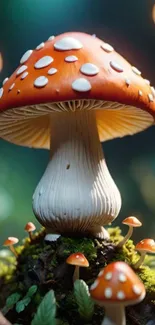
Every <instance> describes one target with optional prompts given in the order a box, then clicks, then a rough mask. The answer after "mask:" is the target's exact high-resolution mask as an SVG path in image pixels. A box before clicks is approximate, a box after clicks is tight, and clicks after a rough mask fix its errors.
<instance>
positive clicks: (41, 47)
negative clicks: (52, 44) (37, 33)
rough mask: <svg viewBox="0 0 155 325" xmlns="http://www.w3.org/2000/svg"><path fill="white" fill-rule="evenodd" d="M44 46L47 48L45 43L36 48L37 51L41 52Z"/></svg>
mask: <svg viewBox="0 0 155 325" xmlns="http://www.w3.org/2000/svg"><path fill="white" fill-rule="evenodd" d="M44 46H45V43H44V42H42V43H40V44H39V45H38V46H37V47H36V50H41V49H43V47H44Z"/></svg>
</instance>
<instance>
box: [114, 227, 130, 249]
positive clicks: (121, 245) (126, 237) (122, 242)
mask: <svg viewBox="0 0 155 325" xmlns="http://www.w3.org/2000/svg"><path fill="white" fill-rule="evenodd" d="M132 234H133V227H132V226H129V230H128V232H127V234H126V236H125V237H124V238H123V239H122V241H121V242H120V243H119V244H118V245H117V247H120V248H121V247H123V245H125V243H126V242H127V240H128V239H129V238H130V237H131V236H132Z"/></svg>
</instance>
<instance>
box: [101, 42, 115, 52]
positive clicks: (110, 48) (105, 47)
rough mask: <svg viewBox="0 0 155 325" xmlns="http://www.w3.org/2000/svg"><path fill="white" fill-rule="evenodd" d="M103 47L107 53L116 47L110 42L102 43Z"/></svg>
mask: <svg viewBox="0 0 155 325" xmlns="http://www.w3.org/2000/svg"><path fill="white" fill-rule="evenodd" d="M101 48H102V49H103V50H104V51H105V52H107V53H110V52H112V51H114V48H113V47H112V46H111V45H110V44H108V43H104V44H102V45H101Z"/></svg>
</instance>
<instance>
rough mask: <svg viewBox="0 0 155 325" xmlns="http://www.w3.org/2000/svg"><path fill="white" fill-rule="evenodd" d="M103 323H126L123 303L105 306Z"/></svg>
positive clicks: (103, 324) (117, 324) (107, 324)
mask: <svg viewBox="0 0 155 325" xmlns="http://www.w3.org/2000/svg"><path fill="white" fill-rule="evenodd" d="M101 325H126V316H125V307H124V306H123V304H121V303H120V304H117V305H115V306H112V305H111V306H107V305H106V306H105V317H104V319H103V322H102V324H101Z"/></svg>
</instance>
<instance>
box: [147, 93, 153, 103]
mask: <svg viewBox="0 0 155 325" xmlns="http://www.w3.org/2000/svg"><path fill="white" fill-rule="evenodd" d="M148 99H149V102H153V95H152V94H148Z"/></svg>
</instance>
